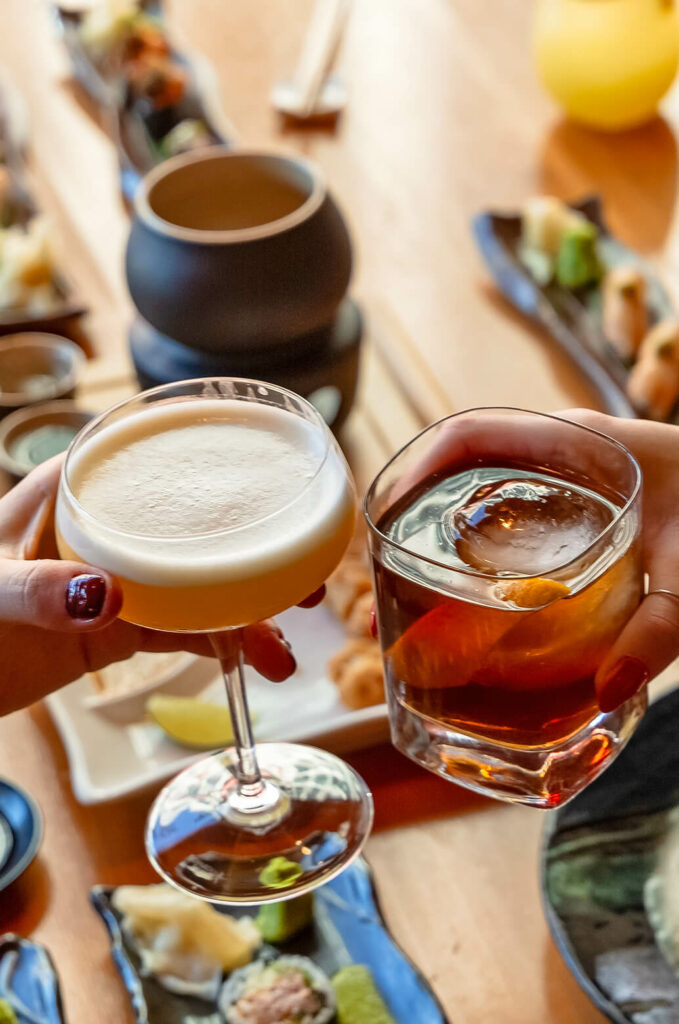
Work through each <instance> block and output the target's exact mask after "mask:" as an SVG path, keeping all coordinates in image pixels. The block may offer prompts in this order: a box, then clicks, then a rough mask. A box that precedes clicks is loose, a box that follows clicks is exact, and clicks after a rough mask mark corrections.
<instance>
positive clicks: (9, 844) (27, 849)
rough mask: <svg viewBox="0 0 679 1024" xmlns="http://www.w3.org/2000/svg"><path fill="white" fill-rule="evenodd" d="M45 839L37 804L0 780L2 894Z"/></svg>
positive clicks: (24, 868)
mask: <svg viewBox="0 0 679 1024" xmlns="http://www.w3.org/2000/svg"><path fill="white" fill-rule="evenodd" d="M41 839H42V816H41V814H40V811H39V810H38V807H37V804H36V803H35V801H34V800H33V799H32V798H31V797H30V796H29V795H28V793H26V792H24V790H23V789H20V788H19V787H18V786H15V785H14V784H13V783H11V782H8V781H7V780H6V779H0V891H1V890H2V889H6V888H7V886H8V885H11V883H12V882H13V881H15V879H17V878H18V877H19V875H21V874H22V873H23V872H24V871H25V870H26V868H27V867H28V865H29V864H30V863H31V861H32V860H33V858H34V857H35V855H36V853H37V852H38V847H39V846H40V841H41Z"/></svg>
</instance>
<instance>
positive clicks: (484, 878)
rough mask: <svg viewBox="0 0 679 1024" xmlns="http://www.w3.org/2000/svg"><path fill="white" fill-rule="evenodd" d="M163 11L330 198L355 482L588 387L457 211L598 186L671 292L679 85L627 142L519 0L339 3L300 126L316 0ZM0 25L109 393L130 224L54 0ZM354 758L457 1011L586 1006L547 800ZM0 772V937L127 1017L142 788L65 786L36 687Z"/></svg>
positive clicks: (495, 1015)
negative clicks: (278, 96) (548, 862)
mask: <svg viewBox="0 0 679 1024" xmlns="http://www.w3.org/2000/svg"><path fill="white" fill-rule="evenodd" d="M166 6H167V10H168V18H169V20H170V24H171V26H172V28H173V30H174V31H175V32H176V33H177V35H178V38H180V39H181V40H182V42H183V43H185V44H186V45H188V46H189V47H190V48H191V49H193V50H195V51H196V52H200V53H202V54H203V55H204V56H205V57H206V58H207V59H208V60H209V61H210V62H211V63H212V65H213V67H214V69H215V71H216V77H217V84H218V89H219V94H220V97H221V101H222V105H223V107H224V109H225V110H226V112H227V114H228V117H229V118H230V120H231V121H232V123H233V125H234V126H235V130H236V132H237V137H238V142H239V144H240V145H241V146H243V147H247V146H262V145H267V146H269V145H272V144H273V145H276V146H278V147H287V148H289V149H291V150H293V151H295V152H298V153H303V154H306V155H308V156H310V157H312V158H313V159H315V160H316V161H318V162H319V163H320V164H321V166H322V167H323V168H324V170H325V173H326V176H327V179H328V181H329V184H330V187H331V189H332V191H333V193H334V194H335V196H336V198H337V200H338V202H339V204H340V206H341V207H342V209H343V211H344V213H345V214H346V217H347V219H348V222H349V224H350V227H351V231H352V234H353V239H354V243H355V250H356V272H355V278H354V282H353V285H352V291H353V294H354V295H355V296H356V297H357V298H358V299H359V301H360V302H361V303H362V306H363V308H364V310H365V313H366V316H367V321H368V330H367V341H366V344H365V353H364V358H363V366H362V378H361V386H360V394H359V399H358V403H357V406H356V409H355V411H354V412H353V413H352V415H351V417H350V419H349V421H348V423H347V426H346V429H345V432H344V437H343V442H344V444H345V447H346V449H347V452H348V453H349V456H350V460H351V462H352V466H353V468H354V471H355V473H356V475H357V478H358V480H359V484H360V485H365V484H366V483H367V481H368V480H369V478H370V476H371V475H372V474H374V472H375V471H376V470H377V469H378V468H379V467H380V465H381V464H382V463H383V462H384V460H385V459H386V458H387V457H388V456H389V455H390V454H392V453H393V452H394V451H395V450H396V448H397V447H398V446H399V445H400V444H402V443H403V442H404V441H406V440H407V439H408V438H409V437H410V436H412V434H413V433H415V432H416V431H417V430H418V429H419V428H420V427H421V426H423V425H424V424H425V423H427V422H429V421H431V420H432V419H434V418H436V417H438V416H441V415H444V414H445V413H447V412H451V411H454V410H456V409H460V408H463V407H469V406H474V405H484V404H485V405H488V404H503V405H519V406H521V405H523V406H529V407H533V408H536V409H540V410H544V411H548V410H553V409H557V408H560V407H564V406H567V405H578V404H586V405H592V406H595V407H596V405H597V402H596V398H595V396H594V395H593V394H592V392H591V390H590V389H589V388H588V386H587V385H586V384H585V383H583V381H582V380H581V379H579V378H578V376H577V374H576V373H575V371H574V370H573V369H572V368H571V367H570V365H569V364H568V363H567V362H566V361H565V360H564V359H562V358H561V357H560V356H558V355H557V354H555V353H554V352H553V351H552V349H551V348H550V346H549V343H548V342H546V341H545V340H544V339H543V338H541V337H540V336H539V335H538V334H536V333H535V332H533V331H531V330H529V329H527V328H526V326H525V324H524V323H522V322H521V320H520V319H519V318H518V317H516V316H515V315H513V314H511V313H510V312H509V310H508V308H507V307H506V306H505V305H504V303H503V302H502V301H501V300H499V299H498V298H497V297H495V295H494V294H493V292H492V289H491V288H490V287H489V285H488V282H487V278H486V275H485V273H484V270H483V267H482V265H481V262H480V259H479V257H478V255H477V253H476V251H475V248H474V244H473V241H472V238H471V234H470V230H469V223H470V218H471V217H472V216H473V214H474V213H475V212H476V211H477V210H479V209H481V208H483V207H488V206H492V207H498V208H502V207H511V206H512V205H515V204H516V203H517V202H519V201H520V200H521V199H523V198H524V197H526V196H527V195H529V194H531V193H533V192H535V191H538V190H545V189H549V190H552V191H556V192H558V193H560V194H563V195H565V196H569V197H570V196H577V195H582V194H583V193H586V192H591V191H596V192H599V193H601V194H602V195H603V196H604V200H605V203H606V213H607V215H608V217H609V220H610V223H611V226H612V228H613V229H614V230H615V231H617V232H618V233H619V234H620V236H621V237H622V238H624V239H625V240H626V241H628V242H629V243H631V244H633V245H636V246H638V247H639V248H640V249H641V250H642V251H644V252H645V253H647V254H648V255H649V256H650V257H651V258H653V259H658V260H661V261H662V267H663V270H664V271H665V276H666V278H667V282H668V285H669V286H670V288H671V287H672V282H671V272H672V270H673V268H674V266H675V264H677V263H679V233H678V232H677V230H676V220H675V218H674V193H675V187H676V179H677V174H676V162H677V158H676V144H675V139H674V135H673V132H672V129H671V127H670V123H671V120H672V116H673V115H676V116H679V109H678V107H679V97H678V96H677V95H676V94H674V95H673V96H672V97H670V101H669V104H668V107H667V110H668V121H663V120H657V121H656V122H654V123H653V124H651V125H649V126H647V127H646V128H643V129H639V130H638V131H636V132H633V133H630V134H629V135H627V136H625V137H623V138H617V139H605V138H602V137H600V136H595V135H591V134H589V133H586V132H583V131H580V130H579V129H576V128H573V127H572V126H569V125H566V124H564V123H563V122H561V121H559V118H558V116H557V115H556V113H555V112H554V110H553V109H552V107H551V106H550V104H549V103H548V101H547V100H546V99H545V98H544V97H543V95H542V93H541V92H540V90H539V88H538V86H537V83H536V81H535V79H534V75H533V71H532V65H531V60H530V47H529V22H530V15H531V4H527V3H525V0H493V2H492V3H488V2H486V0H484V2H481V0H355V2H354V4H353V9H352V15H351V19H350V23H349V26H348V30H347V34H346V38H345V40H344V44H343V47H342V50H341V53H340V57H339V70H340V72H341V73H342V74H343V75H344V77H345V79H346V82H347V84H348V87H349V96H350V98H349V104H348V107H347V109H346V110H345V112H344V113H343V115H342V116H341V118H340V120H339V121H338V123H337V124H336V125H335V127H334V128H332V129H330V128H316V129H313V130H312V129H310V128H304V129H302V128H299V127H296V128H295V127H291V126H290V125H287V124H285V123H283V122H282V121H281V120H280V119H279V117H278V115H276V114H275V113H274V111H273V110H272V109H271V107H270V105H269V102H268V96H269V92H270V89H271V86H272V84H273V83H274V82H275V81H276V80H278V79H280V78H284V77H285V76H286V74H288V73H290V71H291V70H292V68H293V67H294V64H295V61H296V58H297V53H298V48H299V46H300V43H301V39H302V35H303V31H304V25H305V22H306V20H307V17H308V14H309V12H310V9H311V0H288V2H287V3H285V4H282V3H280V2H279V0H257V2H256V3H243V2H242V0H171V2H170V0H168V3H167V5H166ZM0 29H1V31H0V66H1V67H4V69H5V70H6V71H7V73H8V74H9V76H10V77H11V79H12V81H13V82H14V84H15V85H16V86H17V87H18V88H19V90H20V91H21V93H22V95H23V97H24V99H25V101H26V105H27V110H28V115H29V119H30V137H31V147H30V153H29V168H30V176H31V183H32V186H33V188H34V189H35V192H36V195H37V197H38V199H39V201H40V202H41V204H42V205H43V207H44V209H45V211H46V212H47V213H48V214H49V216H50V218H51V220H52V222H53V224H54V232H55V235H56V236H57V237H58V239H59V241H60V247H61V251H62V261H63V264H64V266H65V268H66V269H67V270H68V273H69V275H70V276H71V277H72V278H73V280H74V281H75V283H76V285H77V289H78V292H79V294H80V295H81V296H82V297H83V298H84V299H85V301H86V302H87V304H88V306H89V307H90V310H91V312H90V315H89V317H88V320H87V323H86V327H87V332H88V335H89V336H90V337H91V339H92V341H93V345H94V347H95V351H96V359H94V360H92V361H91V362H90V363H89V364H88V366H87V369H86V374H85V380H84V385H83V389H82V397H81V401H82V403H83V404H84V405H87V406H88V407H90V408H92V409H95V410H96V409H102V408H105V407H106V406H107V405H109V404H110V403H111V402H113V401H114V400H116V399H118V398H120V397H123V396H124V395H126V394H129V393H130V392H131V391H132V389H133V387H134V384H133V378H132V372H131V367H130V364H129V360H128V356H127V341H126V332H127V328H128V325H129V322H130V319H131V304H130V300H129V297H128V295H127V292H126V287H125V282H124V277H123V271H122V255H123V249H124V244H125V239H126V234H127V230H128V223H129V222H128V217H127V214H126V211H125V209H124V206H123V203H122V200H121V198H120V193H119V189H118V169H117V163H116V157H115V153H114V150H113V147H112V145H111V143H110V141H109V139H108V137H107V136H106V134H105V132H104V131H103V130H102V129H101V127H100V126H99V125H98V123H97V120H96V115H94V114H93V111H92V110H91V108H90V107H89V105H88V104H87V102H86V100H85V99H84V97H83V96H82V94H81V93H80V92H79V91H78V89H77V88H76V87H75V86H74V85H73V84H72V82H71V81H70V79H69V74H68V64H67V60H66V57H65V54H64V52H63V51H62V47H61V43H60V40H59V39H58V37H57V35H56V33H55V31H54V24H53V22H52V20H51V17H50V12H49V10H48V4H47V3H44V2H41V0H3V2H2V5H1V10H0ZM354 762H355V763H356V764H357V766H358V767H359V768H360V770H361V771H362V772H364V774H365V775H366V777H367V779H368V781H369V782H370V783H371V784H372V785H373V787H374V791H375V797H376V804H377V811H378V828H377V830H376V832H375V834H374V836H373V837H372V839H371V840H370V842H369V844H368V847H367V857H368V860H369V861H370V863H371V865H372V867H373V869H374V872H375V876H376V882H377V887H378V891H379V896H380V900H381V903H382V906H383V909H384V912H385V915H386V918H387V920H388V923H389V926H390V928H391V930H392V932H393V935H394V936H395V938H396V939H397V941H398V942H399V943H400V944H401V945H402V946H403V948H404V949H405V950H406V952H407V953H408V954H409V955H410V956H411V957H412V958H413V960H414V961H415V962H416V963H417V964H418V965H419V967H420V968H421V969H422V971H423V972H424V974H425V975H426V976H427V977H428V978H429V980H430V981H431V983H432V985H433V986H434V988H435V990H436V992H437V994H438V996H439V998H440V999H441V1001H442V1003H443V1005H444V1007H445V1010H446V1012H447V1014H448V1017H449V1019H450V1021H451V1024H491V1022H492V1024H496V1022H498V1021H500V1022H502V1024H544V1022H546V1021H549V1022H551V1024H576V1022H577V1024H596V1022H598V1021H602V1020H603V1018H602V1017H601V1016H600V1014H599V1013H598V1012H597V1011H596V1010H595V1009H594V1008H593V1007H592V1006H591V1004H590V1003H589V1001H588V1000H587V998H586V997H585V996H584V994H583V993H582V992H581V991H580V989H579V988H578V986H577V984H576V982H575V981H574V980H573V979H572V977H571V975H570V974H569V972H568V970H567V969H566V967H565V965H564V964H563V962H562V960H561V958H560V956H559V954H558V952H557V951H556V949H555V947H554V945H553V943H552V941H551V939H550V937H549V934H548V931H547V926H546V924H545V921H544V918H543V914H542V909H541V905H540V893H539V874H538V863H539V861H538V852H539V842H540V834H541V829H542V827H543V825H544V821H545V818H544V817H543V816H542V815H541V814H539V813H537V812H531V811H529V810H525V809H517V808H513V807H509V806H503V805H499V804H491V803H490V802H489V801H484V800H481V799H479V798H476V797H471V796H469V795H468V794H466V793H465V792H464V791H462V790H459V789H457V788H456V787H454V786H447V785H445V784H444V783H443V782H441V781H440V780H436V779H434V778H433V777H432V776H428V775H426V773H424V772H421V771H420V770H419V769H417V768H415V767H414V766H411V765H409V764H408V763H407V762H406V761H405V760H404V759H403V758H401V757H400V755H397V754H396V753H395V752H393V751H392V750H391V749H390V748H387V747H380V748H377V749H374V750H371V751H364V752H361V754H360V755H358V756H357V757H356V758H354ZM0 775H2V776H6V777H9V778H10V779H14V780H16V781H17V782H19V783H20V784H22V785H23V786H25V787H26V788H27V789H28V790H29V791H30V792H31V793H32V794H33V795H34V796H35V798H36V799H37V800H38V802H39V804H40V805H41V807H42V809H43V812H44V817H45V837H44V842H43V846H42V849H41V853H40V856H39V858H38V859H37V861H36V863H35V864H34V865H33V866H32V868H31V869H29V871H28V872H27V873H26V874H25V875H24V877H23V878H22V879H21V880H20V881H19V882H17V883H15V884H14V885H13V886H12V887H11V888H10V889H9V890H7V891H5V892H4V893H2V894H0V931H8V930H16V931H18V932H20V933H21V934H24V935H30V936H32V937H33V938H35V939H36V940H38V941H40V942H44V943H45V945H46V946H47V947H48V948H49V949H50V951H51V952H52V954H53V957H54V959H55V961H56V964H57V967H58V970H59V973H60V976H61V979H62V985H63V989H64V994H65V1002H66V1009H67V1014H68V1020H69V1022H70V1024H95V1022H96V1024H98V1022H100V1021H101V1022H104V1021H106V1022H108V1021H115V1022H116V1024H118V1022H120V1024H123V1022H126V1021H131V1020H132V1013H131V1010H130V1008H129V1005H128V1000H127V997H126V994H125V992H124V989H123V986H122V984H121V982H120V980H119V978H118V976H117V974H116V972H115V969H114V967H113V965H112V962H111V959H110V955H109V948H108V943H107V940H106V937H105V934H104V930H103V928H102V926H101V924H100V922H99V921H98V919H97V918H96V916H95V914H94V913H93V911H92V910H91V909H90V907H89V905H88V891H89V888H90V886H92V885H93V884H94V883H97V882H104V883H110V884H116V883H122V882H137V881H139V882H143V881H152V880H153V874H152V871H151V869H150V868H149V866H148V864H147V863H146V860H145V857H144V853H143V844H142V829H143V822H144V818H145V815H146V812H147V810H148V807H149V803H150V800H151V797H152V794H148V793H146V794H142V795H138V796H134V797H131V798H128V799H125V800H122V801H119V802H117V803H115V804H104V805H100V806H97V807H82V806H80V805H79V804H78V803H77V802H76V801H75V800H74V798H73V796H72V794H71V790H70V784H69V776H68V766H67V762H66V758H65V755H64V752H63V750H62V748H61V745H60V742H59V739H58V737H57V734H56V732H55V729H54V727H53V725H52V724H51V721H50V719H49V716H48V714H47V712H46V710H45V709H44V708H43V707H34V708H32V709H30V710H27V711H22V712H18V713H16V714H14V715H12V716H10V717H9V718H6V719H3V720H2V721H0ZM413 1024H417V1022H413Z"/></svg>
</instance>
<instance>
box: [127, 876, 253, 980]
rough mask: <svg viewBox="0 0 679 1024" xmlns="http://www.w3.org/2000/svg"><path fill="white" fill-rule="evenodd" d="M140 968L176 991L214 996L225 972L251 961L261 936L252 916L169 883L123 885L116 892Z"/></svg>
mask: <svg viewBox="0 0 679 1024" xmlns="http://www.w3.org/2000/svg"><path fill="white" fill-rule="evenodd" d="M112 902H113V906H114V907H115V909H116V910H117V911H118V912H119V913H120V914H122V915H123V928H124V930H125V932H126V934H127V935H128V936H129V937H130V939H131V940H132V941H133V942H134V944H135V946H136V948H137V950H138V952H139V956H140V958H141V961H142V970H143V971H144V973H146V974H153V975H154V976H156V977H157V978H158V980H159V981H160V982H161V983H162V984H163V985H164V987H165V988H167V989H169V990H170V991H172V992H182V993H186V994H193V995H199V996H202V997H204V998H216V994H217V991H218V988H219V984H220V981H221V977H222V972H229V971H233V970H235V968H237V967H242V966H244V965H245V964H248V963H250V961H251V960H252V958H253V956H254V954H255V951H256V950H257V949H258V947H259V946H260V945H261V942H262V936H261V934H260V932H259V930H258V929H257V928H256V927H255V925H254V923H253V921H252V920H250V919H249V918H241V919H239V920H236V918H233V917H230V916H229V915H228V914H221V913H218V912H217V911H216V910H215V909H214V907H212V906H211V905H210V904H209V903H204V902H202V901H201V900H197V899H195V898H194V897H192V896H186V895H184V893H181V892H178V891H177V890H175V889H173V888H171V887H170V886H169V885H164V884H161V885H125V886H121V887H120V888H119V889H116V891H115V893H114V894H113V900H112Z"/></svg>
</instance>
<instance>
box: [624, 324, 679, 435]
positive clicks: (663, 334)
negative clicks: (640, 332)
mask: <svg viewBox="0 0 679 1024" xmlns="http://www.w3.org/2000/svg"><path fill="white" fill-rule="evenodd" d="M627 394H628V395H629V397H630V399H631V401H632V403H633V404H634V406H635V407H636V408H637V409H638V410H639V411H640V412H641V413H643V414H644V415H645V416H648V417H650V419H653V420H665V419H667V417H668V416H669V415H670V413H671V412H672V409H673V407H674V405H675V404H676V401H677V399H678V398H679V323H676V322H675V321H673V320H663V321H662V322H661V323H659V324H656V326H655V327H654V328H653V329H652V330H650V331H649V332H648V334H647V335H646V337H645V338H644V340H643V341H642V343H641V346H640V348H639V358H638V360H637V362H636V363H635V365H634V366H633V367H632V370H631V371H630V375H629V377H628V380H627Z"/></svg>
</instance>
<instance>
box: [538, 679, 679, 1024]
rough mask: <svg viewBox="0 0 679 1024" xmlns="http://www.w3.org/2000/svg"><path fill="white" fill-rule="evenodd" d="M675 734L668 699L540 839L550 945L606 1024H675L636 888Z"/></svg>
mask: <svg viewBox="0 0 679 1024" xmlns="http://www.w3.org/2000/svg"><path fill="white" fill-rule="evenodd" d="M678 732H679V690H674V691H673V692H672V693H670V694H668V695H667V696H666V697H663V698H662V700H658V701H656V702H655V703H653V704H652V705H651V707H650V708H649V709H648V711H647V712H646V715H645V717H644V719H643V721H642V723H641V725H640V726H639V728H638V729H637V732H636V733H635V735H634V736H633V737H632V739H631V740H630V742H629V744H628V745H627V747H626V748H625V750H624V751H623V752H622V753H621V754H620V756H619V757H618V758H617V760H616V761H615V762H614V764H612V765H611V767H610V768H609V769H608V770H607V771H606V772H604V774H603V775H601V776H600V777H599V778H598V779H597V780H596V781H595V782H593V783H592V785H591V786H589V787H588V788H587V789H585V790H583V792H582V793H579V794H578V796H576V797H575V799H574V800H572V801H571V802H570V803H568V804H567V805H566V806H565V807H563V808H562V809H561V810H559V811H555V812H554V814H553V816H551V817H550V821H549V825H548V827H547V830H546V833H545V843H544V849H543V859H542V873H543V875H542V884H543V898H544V904H545V911H546V915H547V921H548V924H549V927H550V930H551V932H552V936H553V937H554V941H555V942H556V944H557V946H558V948H559V951H560V952H561V955H562V956H563V958H564V960H565V961H566V964H567V966H568V967H569V969H570V970H571V971H572V973H573V974H574V976H575V978H576V980H577V981H578V982H579V983H580V985H581V986H582V988H583V989H584V990H585V992H586V993H587V995H588V996H589V997H590V999H591V1000H592V1001H593V1002H594V1003H596V1005H597V1006H598V1007H599V1009H600V1010H602V1011H603V1013H605V1014H606V1016H607V1017H608V1019H609V1020H611V1021H614V1022H615V1024H679V974H677V973H675V972H674V971H673V970H672V968H671V967H670V966H669V964H668V963H667V962H666V961H665V959H664V958H663V955H662V954H661V952H660V950H659V948H658V946H657V945H656V942H655V937H654V932H653V928H652V926H651V923H650V921H649V919H648V917H647V915H646V911H645V909H644V887H645V883H646V880H647V879H648V877H649V875H650V874H651V873H652V872H653V871H654V868H655V865H656V858H657V853H658V849H659V846H660V844H661V843H662V842H663V840H664V839H665V837H666V835H667V834H668V830H669V828H670V826H671V824H672V821H673V820H674V817H675V814H673V813H672V812H673V808H676V807H677V806H679V742H677V733H678ZM675 813H676V812H675ZM676 882H677V884H679V878H678V879H677V880H676Z"/></svg>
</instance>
